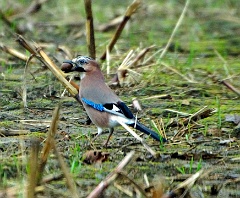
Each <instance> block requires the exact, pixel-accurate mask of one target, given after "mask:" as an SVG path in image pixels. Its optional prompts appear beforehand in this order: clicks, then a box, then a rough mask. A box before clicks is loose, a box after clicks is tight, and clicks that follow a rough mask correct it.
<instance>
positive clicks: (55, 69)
mask: <svg viewBox="0 0 240 198" xmlns="http://www.w3.org/2000/svg"><path fill="white" fill-rule="evenodd" d="M17 42H18V43H19V44H20V45H21V46H23V47H24V48H25V49H26V50H28V51H29V52H30V53H31V54H33V55H35V57H36V58H37V59H38V60H40V61H41V62H42V63H43V64H44V65H45V66H47V67H48V68H49V69H50V70H51V72H52V73H53V75H54V76H55V77H57V79H58V80H59V81H60V82H61V83H62V84H63V85H64V87H65V88H66V89H67V90H68V92H69V93H70V94H71V95H72V97H74V98H75V99H76V100H77V101H78V102H80V101H79V99H78V97H77V95H78V91H77V89H76V88H75V87H74V86H73V85H72V84H71V83H70V82H68V81H67V80H66V79H65V77H66V74H65V73H64V72H63V71H62V70H61V69H59V68H58V67H57V66H56V65H55V64H54V63H53V62H52V61H51V59H50V58H49V57H48V56H47V54H45V52H44V51H43V50H42V49H41V48H39V47H38V48H37V47H36V48H35V47H33V46H32V45H31V44H30V43H29V42H28V41H27V40H26V39H25V38H24V37H23V36H21V35H17ZM74 84H75V83H74ZM75 85H76V84H75ZM76 87H78V86H77V85H76Z"/></svg>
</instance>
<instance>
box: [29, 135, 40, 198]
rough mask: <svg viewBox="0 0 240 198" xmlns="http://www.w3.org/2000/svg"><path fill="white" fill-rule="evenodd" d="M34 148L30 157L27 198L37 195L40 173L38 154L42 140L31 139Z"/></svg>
mask: <svg viewBox="0 0 240 198" xmlns="http://www.w3.org/2000/svg"><path fill="white" fill-rule="evenodd" d="M31 143H32V148H31V154H30V157H29V174H28V185H27V186H26V187H27V191H26V193H27V196H26V197H27V198H34V197H35V187H36V186H37V174H38V165H39V164H38V155H39V148H40V142H39V140H36V139H33V140H32V141H31Z"/></svg>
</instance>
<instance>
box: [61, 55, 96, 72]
mask: <svg viewBox="0 0 240 198" xmlns="http://www.w3.org/2000/svg"><path fill="white" fill-rule="evenodd" d="M90 62H95V61H94V60H93V59H92V58H90V57H87V56H77V57H76V58H74V59H72V60H65V61H63V64H62V70H63V71H65V72H67V73H68V72H73V71H78V72H87V71H88V70H89V69H90V65H89V63H90Z"/></svg>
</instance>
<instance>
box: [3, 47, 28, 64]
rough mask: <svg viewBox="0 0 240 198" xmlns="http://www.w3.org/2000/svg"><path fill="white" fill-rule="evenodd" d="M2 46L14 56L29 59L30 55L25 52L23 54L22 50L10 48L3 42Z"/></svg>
mask: <svg viewBox="0 0 240 198" xmlns="http://www.w3.org/2000/svg"><path fill="white" fill-rule="evenodd" d="M1 48H2V50H3V51H4V52H6V53H8V54H10V55H12V56H14V57H17V58H19V59H21V60H23V61H27V60H28V57H27V56H26V55H25V54H22V53H21V52H19V51H17V50H16V49H13V48H10V47H7V46H5V45H2V44H1Z"/></svg>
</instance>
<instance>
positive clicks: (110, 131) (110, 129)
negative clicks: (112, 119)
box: [103, 128, 114, 147]
mask: <svg viewBox="0 0 240 198" xmlns="http://www.w3.org/2000/svg"><path fill="white" fill-rule="evenodd" d="M113 131H114V129H113V128H109V133H110V134H109V136H108V139H107V141H106V142H105V143H104V145H103V146H104V147H107V144H108V142H109V140H110V138H111V136H112V134H113Z"/></svg>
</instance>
